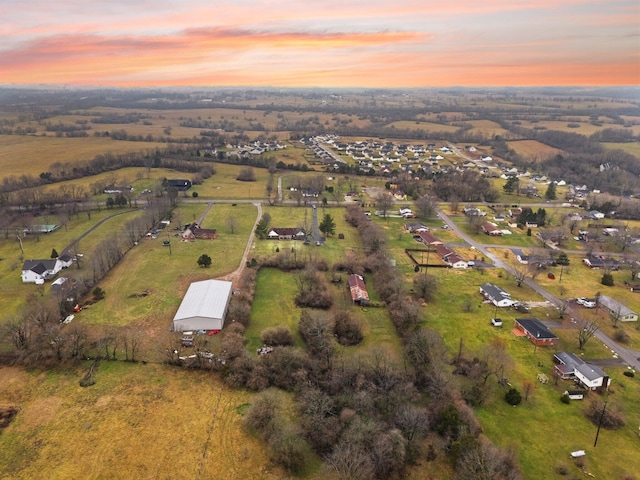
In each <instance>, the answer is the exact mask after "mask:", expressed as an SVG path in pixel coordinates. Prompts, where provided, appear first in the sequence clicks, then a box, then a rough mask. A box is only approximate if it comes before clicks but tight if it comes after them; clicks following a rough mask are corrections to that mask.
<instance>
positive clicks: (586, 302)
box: [576, 297, 596, 308]
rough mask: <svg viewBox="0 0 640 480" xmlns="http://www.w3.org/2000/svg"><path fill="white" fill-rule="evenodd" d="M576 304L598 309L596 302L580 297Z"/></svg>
mask: <svg viewBox="0 0 640 480" xmlns="http://www.w3.org/2000/svg"><path fill="white" fill-rule="evenodd" d="M576 303H577V304H578V305H582V306H583V307H585V308H596V301H595V300H592V299H590V298H584V297H578V298H576Z"/></svg>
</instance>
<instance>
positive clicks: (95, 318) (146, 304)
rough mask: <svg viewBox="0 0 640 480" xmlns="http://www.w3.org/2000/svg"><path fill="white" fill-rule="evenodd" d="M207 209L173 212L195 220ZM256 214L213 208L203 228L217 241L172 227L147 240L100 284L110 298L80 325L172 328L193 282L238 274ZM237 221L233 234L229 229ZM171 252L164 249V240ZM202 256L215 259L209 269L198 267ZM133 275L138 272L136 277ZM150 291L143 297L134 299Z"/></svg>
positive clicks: (187, 206)
mask: <svg viewBox="0 0 640 480" xmlns="http://www.w3.org/2000/svg"><path fill="white" fill-rule="evenodd" d="M206 207H207V206H206V205H204V204H183V205H181V206H180V207H179V208H178V209H177V210H176V212H174V220H175V221H174V223H172V224H171V225H173V224H179V223H180V222H179V221H178V220H177V218H180V219H182V220H186V222H189V221H191V219H192V218H194V217H195V218H199V217H200V215H201V214H202V213H203V212H204V211H205V209H206ZM256 214H257V210H256V208H255V207H254V206H252V205H237V206H236V207H233V206H232V205H214V206H213V207H212V208H211V210H210V211H209V214H208V215H207V217H206V218H205V220H204V222H203V227H205V228H217V229H218V230H219V234H218V238H216V239H215V240H196V241H194V242H184V241H181V240H180V237H179V236H176V235H178V234H177V233H176V231H175V230H173V229H172V226H171V225H170V226H169V227H168V229H167V230H165V231H161V232H160V233H159V234H158V237H157V238H155V239H154V238H152V237H145V238H144V239H143V240H142V241H141V242H140V243H139V244H138V245H137V246H136V247H134V248H132V249H131V250H130V251H129V252H128V253H127V256H126V261H125V262H121V264H119V265H117V266H116V267H115V268H114V269H113V270H112V271H111V272H110V273H109V274H108V275H107V277H106V278H105V279H104V280H103V281H102V282H100V287H101V288H103V289H104V290H105V292H106V293H107V296H106V298H105V299H104V300H103V301H100V302H98V303H96V304H94V305H92V306H91V307H90V308H89V309H88V310H86V311H83V312H81V314H79V315H78V320H82V321H84V322H87V323H92V324H100V325H127V324H132V323H133V324H142V325H145V326H146V327H148V328H158V329H168V328H169V326H170V321H171V318H172V317H173V314H174V313H175V310H176V309H177V307H178V305H179V304H180V301H181V299H182V296H183V295H184V292H185V291H186V289H187V288H188V286H189V283H190V282H192V281H196V280H203V279H206V278H216V277H219V276H222V275H224V274H227V273H230V272H232V271H234V270H235V269H236V268H238V266H239V265H240V262H241V259H242V254H243V252H244V249H245V246H246V241H247V238H248V236H249V233H250V230H251V228H252V227H253V222H254V221H255V218H256ZM229 217H233V218H235V220H236V222H237V225H236V227H235V230H234V233H231V231H230V228H229V227H228V226H227V220H228V218H229ZM165 239H166V240H169V241H170V242H171V247H170V248H168V247H165V246H163V241H164V240H165ZM202 254H207V255H209V256H210V257H211V259H212V261H213V262H212V265H211V267H209V268H206V269H204V268H202V267H200V266H198V265H197V260H198V258H199V257H200V255H202ZM131 272H135V275H132V274H131ZM143 292H147V295H146V296H144V297H136V296H135V295H136V294H140V293H143Z"/></svg>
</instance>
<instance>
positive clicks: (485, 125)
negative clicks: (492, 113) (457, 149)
mask: <svg viewBox="0 0 640 480" xmlns="http://www.w3.org/2000/svg"><path fill="white" fill-rule="evenodd" d="M469 123H470V124H471V125H473V128H472V129H471V130H469V132H470V133H480V134H482V135H486V136H487V137H493V136H494V135H504V134H505V133H507V130H505V129H504V128H502V127H501V126H500V124H498V123H496V122H493V121H491V120H471V121H470V122H469Z"/></svg>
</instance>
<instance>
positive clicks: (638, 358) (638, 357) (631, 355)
mask: <svg viewBox="0 0 640 480" xmlns="http://www.w3.org/2000/svg"><path fill="white" fill-rule="evenodd" d="M437 213H438V216H439V217H440V218H441V219H442V221H443V222H444V223H446V224H447V225H448V226H449V228H450V229H451V230H453V231H454V232H456V234H458V236H460V238H462V239H463V240H464V241H465V242H467V243H468V244H469V245H471V246H472V247H474V248H475V249H476V250H478V251H479V252H482V254H483V255H485V256H486V257H487V258H490V259H491V261H492V262H493V263H494V265H495V266H496V267H498V268H502V269H504V270H506V271H507V272H508V273H509V274H511V275H514V276H515V271H514V269H513V267H511V265H509V264H507V263H505V262H504V261H503V260H502V259H500V257H498V256H497V255H495V254H493V253H491V252H490V251H489V250H488V248H489V247H488V246H487V245H484V244H482V243H479V242H476V241H475V240H474V239H473V238H471V237H470V236H469V235H467V234H466V233H465V232H463V231H462V229H461V228H460V227H459V226H458V225H457V224H456V223H455V222H454V221H453V220H451V218H449V216H448V215H447V214H445V213H444V212H443V211H442V210H438V212H437ZM523 283H525V284H526V285H527V286H528V287H530V288H532V289H533V290H535V291H536V292H537V293H538V294H539V295H540V296H541V297H543V298H544V299H546V300H548V301H549V302H551V304H553V305H554V306H556V307H560V306H561V305H562V302H563V301H562V300H561V299H560V298H558V297H556V296H555V295H552V294H551V293H549V292H548V291H547V290H546V289H544V288H542V287H541V286H540V285H538V284H537V283H536V282H534V281H533V280H532V279H531V278H525V280H524V282H523ZM595 337H596V338H597V339H598V340H600V341H601V342H602V343H603V344H604V345H605V346H606V347H607V348H609V350H611V352H613V353H615V354H616V355H617V356H618V358H619V359H620V360H621V361H622V362H624V363H625V364H626V365H629V366H631V367H632V368H634V369H635V370H640V352H638V351H635V350H630V349H628V348H625V347H623V346H622V345H620V344H619V343H618V342H616V341H614V340H613V339H612V338H611V337H609V336H608V335H606V334H605V333H604V332H602V331H601V330H598V331H596V333H595Z"/></svg>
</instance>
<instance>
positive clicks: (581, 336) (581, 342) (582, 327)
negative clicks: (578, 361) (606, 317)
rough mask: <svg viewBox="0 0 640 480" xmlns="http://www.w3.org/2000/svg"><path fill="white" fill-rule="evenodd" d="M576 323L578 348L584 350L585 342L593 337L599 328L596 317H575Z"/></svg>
mask: <svg viewBox="0 0 640 480" xmlns="http://www.w3.org/2000/svg"><path fill="white" fill-rule="evenodd" d="M576 323H577V326H578V332H577V336H578V348H579V349H580V350H584V347H585V345H586V344H587V342H588V341H589V340H590V339H591V337H593V336H594V335H595V334H596V332H597V331H598V329H599V324H598V319H597V318H595V319H592V320H589V319H585V318H578V319H576Z"/></svg>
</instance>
